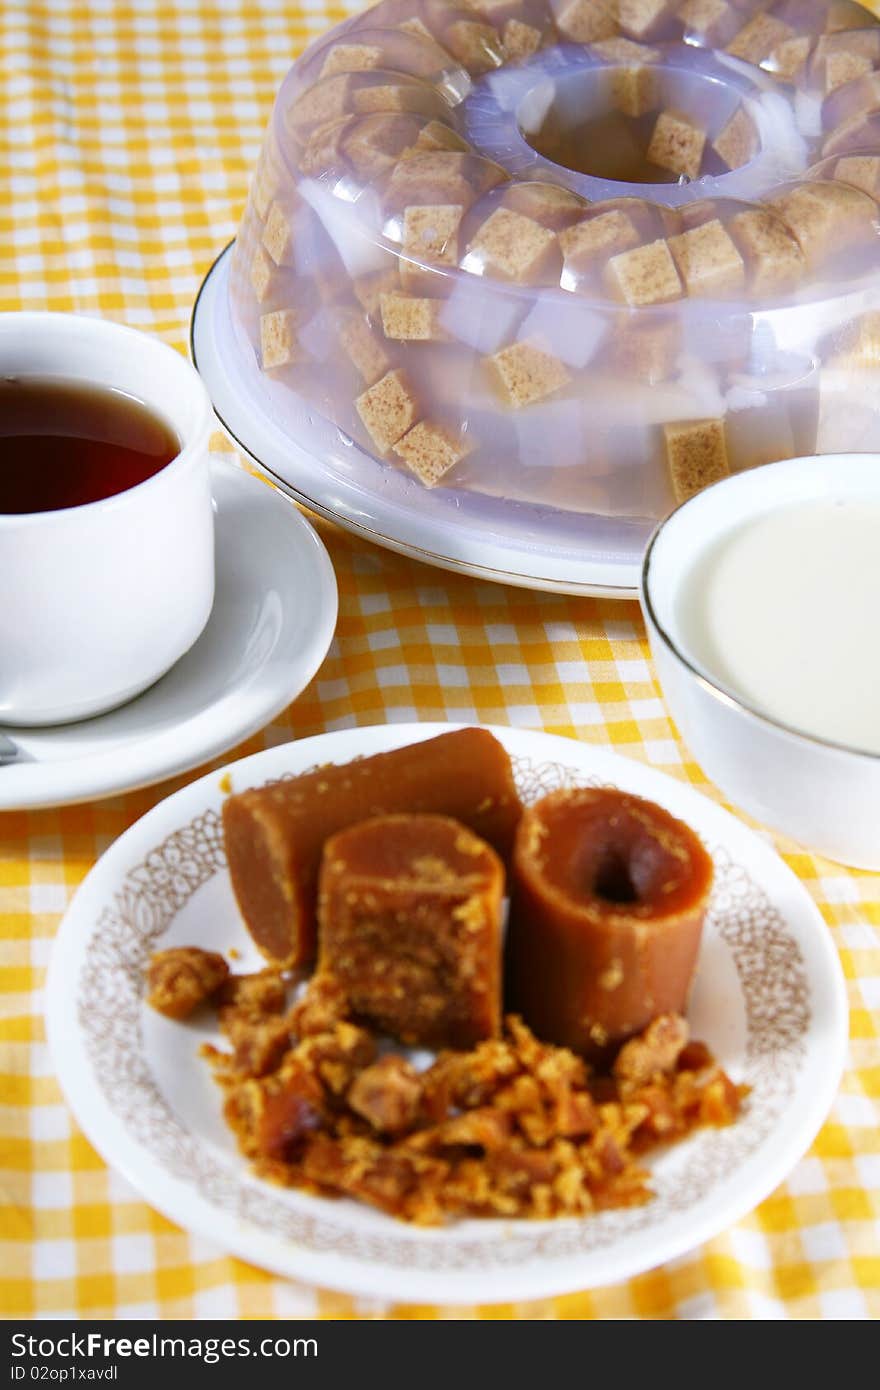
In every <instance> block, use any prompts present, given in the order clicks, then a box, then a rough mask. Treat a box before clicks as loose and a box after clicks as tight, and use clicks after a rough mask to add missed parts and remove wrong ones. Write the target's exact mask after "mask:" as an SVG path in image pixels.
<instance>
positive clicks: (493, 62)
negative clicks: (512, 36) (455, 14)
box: [443, 19, 503, 75]
mask: <svg viewBox="0 0 880 1390" xmlns="http://www.w3.org/2000/svg"><path fill="white" fill-rule="evenodd" d="M443 43H444V46H445V47H446V48H448V49H449V51H450V53H452V54H453V56H454V57H456V58H457V59H458V61H459V62H460V63H461V65H462V67H464V68H467V70H468V72H470V73H473V74H475V75H477V74H479V73H484V72H491V70H492V68H497V67H500V66H501V63H502V60H503V55H502V52H501V43H500V40H499V38H498V32H497V30H496V29H493V28H492V25H491V24H480V23H478V22H477V21H475V20H470V19H457V20H456V21H455V23H454V24H450V25H449V28H448V29H445V30H444V31H443Z"/></svg>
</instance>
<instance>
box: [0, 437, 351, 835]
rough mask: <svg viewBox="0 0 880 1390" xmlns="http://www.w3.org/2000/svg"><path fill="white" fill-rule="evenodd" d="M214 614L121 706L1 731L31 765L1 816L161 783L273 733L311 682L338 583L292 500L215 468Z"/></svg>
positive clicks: (2, 794) (16, 768) (6, 777)
mask: <svg viewBox="0 0 880 1390" xmlns="http://www.w3.org/2000/svg"><path fill="white" fill-rule="evenodd" d="M211 473H212V488H213V494H214V511H215V517H216V536H217V544H216V556H217V561H216V564H217V580H216V597H215V600H214V609H213V612H212V613H211V617H210V619H209V621H208V626H207V627H206V628H205V630H204V632H203V633H202V635H201V637H200V638H199V640H198V642H196V644H195V646H194V647H192V648H191V649H190V650H189V651H188V652H187V653H186V655H185V656H184V657H182V658H181V660H180V661H179V662H178V663H177V665H176V666H175V667H174V668H173V669H172V670H171V671H169V672H168V674H167V675H166V676H163V677H162V679H161V680H160V681H158V682H157V684H156V685H154V686H152V687H151V688H150V689H149V690H147V691H145V692H144V694H143V695H141V696H139V697H138V698H137V699H136V700H132V701H131V702H130V703H129V704H127V705H124V706H122V708H121V709H117V710H113V711H111V713H109V714H104V715H100V716H99V717H98V718H96V719H87V720H83V721H82V722H81V723H78V724H66V725H60V726H56V727H54V728H39V729H13V728H12V727H11V726H2V727H0V734H7V735H8V736H9V737H10V738H12V739H13V741H14V742H15V744H16V745H17V746H18V748H19V749H20V750H21V752H22V754H23V756H24V759H25V761H21V762H15V763H11V764H9V765H8V766H4V767H0V811H10V810H20V809H23V808H25V807H38V806H64V805H69V804H70V803H71V802H76V801H91V800H94V799H96V798H98V797H104V796H111V795H113V794H115V793H117V792H123V791H131V790H133V789H134V788H135V787H145V786H149V785H150V784H151V783H153V782H161V781H162V780H163V779H164V778H166V777H172V776H174V775H176V774H177V773H180V772H186V771H187V770H188V769H189V768H192V767H196V766H197V765H198V764H199V763H204V762H207V761H208V760H209V759H210V758H214V757H216V756H217V755H218V754H219V753H223V752H225V751H226V749H227V748H231V747H232V746H233V745H234V744H236V743H240V742H241V740H242V739H244V738H247V737H248V736H249V735H250V734H252V733H254V732H255V731H256V730H257V729H260V728H262V727H263V725H265V724H268V722H269V721H270V720H271V719H272V718H274V716H275V715H276V714H278V713H279V712H280V711H281V710H282V709H284V708H285V707H286V706H287V705H289V704H290V702H291V700H293V699H295V698H296V696H297V695H299V694H300V692H301V691H302V690H303V689H304V688H305V686H306V685H308V683H309V681H310V680H311V679H312V676H313V675H314V674H315V672H316V671H317V669H318V667H319V666H320V664H321V662H322V661H323V660H324V657H325V655H326V654H327V649H328V647H329V646H330V642H331V640H332V637H333V632H334V629H335V627H336V613H337V591H336V577H335V575H334V573H333V566H332V565H331V563H330V557H329V556H328V554H327V552H326V550H325V549H324V546H323V544H322V542H321V541H320V539H319V538H318V536H317V535H316V534H315V532H314V531H313V530H312V528H311V526H310V525H309V523H308V522H307V521H306V520H305V518H304V517H303V516H301V514H300V513H299V511H298V510H297V508H296V507H295V506H294V505H293V504H292V503H291V502H290V501H288V499H287V498H286V497H283V496H282V495H281V494H280V493H278V492H276V491H275V490H274V489H272V488H269V487H267V486H266V484H265V483H263V482H261V481H260V480H259V479H257V478H253V477H251V476H250V475H249V474H247V473H245V472H243V470H242V469H240V468H238V467H236V466H235V465H234V464H231V463H226V462H221V461H213V462H212V464H211Z"/></svg>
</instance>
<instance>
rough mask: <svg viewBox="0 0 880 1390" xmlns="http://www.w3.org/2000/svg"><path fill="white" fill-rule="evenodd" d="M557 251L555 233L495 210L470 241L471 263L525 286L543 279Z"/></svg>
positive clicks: (528, 219) (508, 211)
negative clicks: (546, 268) (548, 263)
mask: <svg viewBox="0 0 880 1390" xmlns="http://www.w3.org/2000/svg"><path fill="white" fill-rule="evenodd" d="M555 247H556V235H555V233H554V232H551V231H550V230H549V228H547V227H542V226H541V224H540V222H535V221H533V220H532V218H531V217H523V215H522V213H519V212H513V211H512V210H511V209H510V208H496V209H495V211H494V212H493V213H492V215H491V216H490V217H487V218H486V221H485V222H484V223H483V224H482V226H481V227H479V228H478V229H477V232H476V235H475V236H474V237H473V238H472V239H471V243H470V246H469V247H468V261H469V262H470V261H472V262H473V263H474V264H475V265H476V264H480V265H481V266H483V267H484V268H486V269H488V270H489V271H490V272H491V271H495V272H496V273H497V274H500V275H504V276H506V277H507V279H509V280H517V281H520V282H522V281H528V280H532V279H534V278H535V277H536V276H537V275H540V273H541V271H542V270H543V269H544V267H545V266H546V264H547V261H548V259H549V257H550V255H551V254H552V252H553V250H554V249H555Z"/></svg>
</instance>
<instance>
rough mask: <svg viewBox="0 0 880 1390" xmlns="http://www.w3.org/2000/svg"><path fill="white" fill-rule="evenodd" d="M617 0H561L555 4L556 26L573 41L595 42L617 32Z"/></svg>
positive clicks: (611, 36)
mask: <svg viewBox="0 0 880 1390" xmlns="http://www.w3.org/2000/svg"><path fill="white" fill-rule="evenodd" d="M617 8H618V7H617V0H559V3H555V4H554V5H553V18H554V19H555V20H556V27H557V29H558V30H559V32H560V34H563V35H564V36H565V38H567V39H571V41H572V43H595V41H596V39H610V38H613V37H614V35H615V34H616V33H617Z"/></svg>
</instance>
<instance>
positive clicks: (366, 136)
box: [343, 112, 418, 179]
mask: <svg viewBox="0 0 880 1390" xmlns="http://www.w3.org/2000/svg"><path fill="white" fill-rule="evenodd" d="M417 130H418V125H417V122H416V121H414V120H413V118H412V117H411V116H407V115H401V114H399V113H397V112H384V113H382V114H380V115H376V116H366V117H364V119H363V120H360V121H355V123H354V126H353V128H352V129H351V130H350V132H349V133H348V134H347V135H346V137H345V140H344V142H343V150H344V153H345V155H346V158H347V159H348V160H349V161H350V163H351V165H352V167H353V168H354V169H355V171H356V172H357V173H358V174H359V175H360V176H361V177H362V178H365V179H372V178H375V177H376V176H377V175H378V174H383V173H386V172H387V171H388V170H389V169H391V168H393V166H394V165H395V164H396V163H397V161H398V159H399V158H400V156H401V155H402V154H403V152H404V151H405V150H406V149H408V148H409V147H411V146H412V144H413V142H414V140H415V139H416V132H417Z"/></svg>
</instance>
